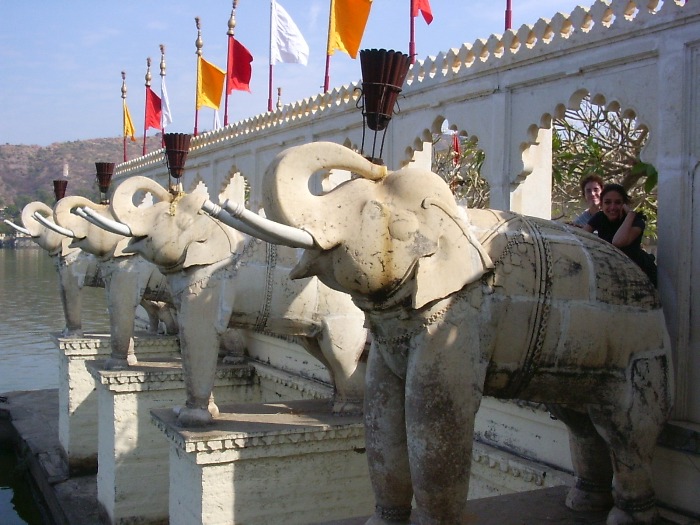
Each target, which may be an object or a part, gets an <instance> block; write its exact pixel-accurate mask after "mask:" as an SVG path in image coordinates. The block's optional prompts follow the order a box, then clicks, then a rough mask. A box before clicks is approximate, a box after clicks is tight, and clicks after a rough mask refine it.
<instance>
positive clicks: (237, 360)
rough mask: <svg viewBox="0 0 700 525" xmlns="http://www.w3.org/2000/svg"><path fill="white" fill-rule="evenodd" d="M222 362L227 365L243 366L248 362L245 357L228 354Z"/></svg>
mask: <svg viewBox="0 0 700 525" xmlns="http://www.w3.org/2000/svg"><path fill="white" fill-rule="evenodd" d="M222 362H223V363H224V364H225V365H242V364H245V362H246V357H245V356H244V355H235V354H226V356H225V357H224V359H223V360H222Z"/></svg>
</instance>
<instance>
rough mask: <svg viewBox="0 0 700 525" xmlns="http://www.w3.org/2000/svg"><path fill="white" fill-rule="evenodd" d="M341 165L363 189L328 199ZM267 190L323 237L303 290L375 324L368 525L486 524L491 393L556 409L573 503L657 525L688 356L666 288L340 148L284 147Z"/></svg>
mask: <svg viewBox="0 0 700 525" xmlns="http://www.w3.org/2000/svg"><path fill="white" fill-rule="evenodd" d="M332 168H336V169H344V170H349V171H351V172H353V173H354V174H355V178H353V179H352V180H350V181H347V182H345V183H343V184H340V185H339V186H337V187H336V188H334V189H333V190H331V191H329V192H327V193H325V194H323V195H314V194H312V193H311V192H310V190H309V187H310V186H309V179H310V177H311V176H312V175H313V174H315V173H317V172H322V171H323V170H329V169H332ZM263 191H264V205H265V211H266V214H267V218H268V219H270V220H272V221H275V222H277V223H280V224H282V225H286V226H292V227H295V228H299V229H300V230H301V232H305V233H306V234H308V235H310V236H311V238H312V241H313V242H312V243H311V244H310V245H309V246H308V247H307V249H306V250H305V252H304V255H303V257H302V258H301V260H300V262H299V264H298V265H297V266H296V267H295V268H294V269H293V270H292V272H291V277H292V278H308V277H310V276H318V278H319V279H320V280H321V281H322V282H324V283H325V284H326V285H328V286H329V287H332V288H335V289H337V290H342V291H345V292H347V293H348V294H350V295H351V296H352V298H353V301H354V302H355V304H356V305H357V306H358V307H360V308H361V309H362V310H364V312H365V313H366V316H367V320H368V323H369V326H370V329H371V332H372V346H371V350H370V355H369V358H368V365H367V384H366V389H367V390H366V396H365V400H366V401H365V427H366V441H367V452H368V460H369V466H370V477H371V481H372V485H373V489H374V493H375V498H376V504H377V506H376V512H375V514H374V515H373V516H372V518H371V519H370V520H369V521H368V522H367V523H368V524H372V525H376V524H387V525H388V524H389V523H392V524H396V523H402V524H407V523H409V514H411V511H412V509H411V501H412V498H413V497H415V502H416V508H415V509H413V520H414V521H413V523H418V524H431V525H433V524H445V525H446V524H457V523H467V522H468V521H469V520H468V518H467V514H466V510H465V509H466V506H465V505H466V501H467V491H468V486H469V472H470V462H471V451H472V440H473V425H474V417H475V413H476V411H477V410H478V408H479V403H480V401H481V398H482V396H483V395H487V396H494V397H497V398H504V399H510V398H517V399H523V400H531V401H535V402H545V403H547V404H548V406H549V407H551V410H552V412H553V413H554V414H556V415H557V417H559V418H560V419H561V420H562V421H563V422H564V423H566V425H567V427H568V429H569V432H570V437H571V439H570V445H571V453H572V459H573V465H574V469H575V475H576V485H575V486H574V487H573V488H572V489H571V490H570V492H569V494H568V496H567V500H566V503H567V505H568V506H569V507H570V508H572V509H574V510H600V509H606V510H607V509H610V511H609V513H608V518H607V523H608V524H609V525H619V524H632V523H635V524H637V523H642V524H650V523H652V522H653V521H654V519H655V516H656V508H655V502H654V490H653V486H652V480H651V459H652V453H653V451H654V448H655V444H656V441H657V438H658V436H659V434H660V432H661V429H662V427H663V425H664V422H665V421H666V419H667V417H668V415H669V412H670V410H671V406H672V395H673V375H672V361H671V355H670V343H669V337H668V333H667V330H666V326H665V321H664V316H663V312H662V309H661V305H660V303H659V298H658V295H657V293H656V291H655V289H654V287H653V286H652V284H651V283H650V282H649V280H648V278H647V277H646V275H645V274H644V273H642V272H641V270H640V269H639V268H638V267H637V266H636V265H635V264H634V263H633V262H632V261H631V260H629V259H628V258H627V257H626V256H625V255H624V254H623V253H622V252H621V251H619V250H617V249H616V248H614V247H613V246H612V245H611V244H608V243H606V242H604V241H601V240H600V239H598V238H597V237H595V236H594V235H591V234H587V233H585V232H582V231H580V230H579V229H577V228H569V227H568V226H566V225H563V224H561V223H557V222H552V221H547V220H542V219H537V218H532V217H526V216H521V215H518V214H515V213H509V212H501V211H495V210H466V211H465V210H463V209H460V208H459V207H458V206H457V205H456V203H455V200H454V198H453V196H452V194H451V193H450V191H449V188H448V187H447V185H446V184H445V182H444V181H443V180H442V179H441V178H440V177H439V176H438V175H435V174H433V173H431V172H430V171H426V170H421V169H416V168H411V167H410V166H409V167H405V168H403V169H401V170H398V171H394V172H388V171H387V170H386V168H385V167H383V166H378V165H375V164H372V163H370V162H369V161H368V160H366V159H365V158H363V157H362V156H360V155H358V154H356V153H354V152H352V151H351V150H349V149H347V148H345V147H343V146H340V145H337V144H332V143H323V142H321V143H312V144H307V145H303V146H298V147H294V148H290V149H288V150H286V151H284V152H282V153H281V154H280V155H279V156H278V157H277V158H276V159H275V161H274V162H273V163H272V164H271V166H270V168H269V169H268V171H267V172H266V174H265V177H264V180H263ZM229 208H231V206H229ZM240 220H244V221H246V219H245V217H244V216H243V215H241V216H240ZM249 226H250V227H251V228H254V227H255V225H254V224H253V223H250V224H249ZM263 234H264V232H263Z"/></svg>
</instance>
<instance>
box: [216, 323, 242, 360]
mask: <svg viewBox="0 0 700 525" xmlns="http://www.w3.org/2000/svg"><path fill="white" fill-rule="evenodd" d="M220 341H221V344H220V348H219V350H220V352H219V355H222V354H223V356H222V357H223V362H224V364H226V365H238V364H241V363H243V362H245V350H246V345H245V340H244V339H243V336H242V335H241V332H240V331H239V330H236V329H235V328H229V329H228V330H225V331H224V333H223V334H222V335H221V337H220Z"/></svg>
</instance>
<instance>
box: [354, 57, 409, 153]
mask: <svg viewBox="0 0 700 525" xmlns="http://www.w3.org/2000/svg"><path fill="white" fill-rule="evenodd" d="M410 65H411V62H410V58H409V56H408V55H406V54H404V53H401V52H399V51H393V50H392V51H387V50H386V49H363V50H361V51H360V66H361V68H362V122H363V125H362V154H363V155H364V151H365V127H367V128H369V129H370V130H372V131H373V132H374V137H373V139H372V152H371V154H370V155H367V156H366V157H367V159H369V160H370V161H372V162H373V163H375V164H383V163H384V161H383V160H382V158H381V157H382V151H383V149H384V139H385V137H386V129H387V126H388V125H389V121H390V120H391V117H392V114H393V112H394V105H395V104H396V101H397V99H398V96H399V93H401V87H402V86H403V83H404V81H405V80H406V74H407V73H408V68H409V67H410ZM380 132H383V133H382V137H381V143H380V145H379V152H378V154H377V141H378V134H379V133H380Z"/></svg>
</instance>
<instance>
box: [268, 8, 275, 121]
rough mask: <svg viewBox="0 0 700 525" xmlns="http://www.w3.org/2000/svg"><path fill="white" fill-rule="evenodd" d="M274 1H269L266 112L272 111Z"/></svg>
mask: <svg viewBox="0 0 700 525" xmlns="http://www.w3.org/2000/svg"><path fill="white" fill-rule="evenodd" d="M274 3H275V0H270V71H269V72H268V82H267V110H268V111H272V9H273V4H274Z"/></svg>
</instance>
